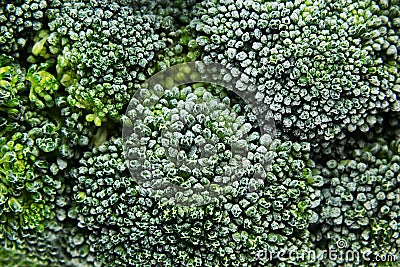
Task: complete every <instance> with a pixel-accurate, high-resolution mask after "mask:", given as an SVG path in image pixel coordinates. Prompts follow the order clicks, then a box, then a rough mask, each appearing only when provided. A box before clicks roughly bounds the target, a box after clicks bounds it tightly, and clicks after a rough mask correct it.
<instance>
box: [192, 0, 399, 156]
mask: <svg viewBox="0 0 400 267" xmlns="http://www.w3.org/2000/svg"><path fill="white" fill-rule="evenodd" d="M194 14H195V19H194V20H193V21H192V22H191V24H190V26H191V28H192V30H193V31H194V32H195V34H196V38H195V39H194V41H195V42H196V43H197V45H198V46H199V47H200V48H201V50H202V54H201V57H202V59H203V60H204V61H214V62H219V63H222V64H224V65H227V66H235V67H238V68H239V69H240V70H242V71H243V72H244V73H246V74H248V75H250V76H251V77H253V78H254V80H255V81H256V82H258V83H260V84H263V85H264V90H263V91H262V92H260V93H261V94H262V96H263V98H264V102H265V103H266V104H267V105H269V107H270V109H271V110H272V111H273V112H274V116H275V120H276V122H277V125H278V126H279V127H278V129H280V136H282V138H285V139H293V138H294V139H296V140H304V141H310V142H311V143H312V144H313V147H314V150H315V151H319V150H321V151H323V152H324V153H328V154H329V153H331V148H330V147H329V146H328V144H329V143H331V142H332V141H334V140H338V139H343V138H345V136H346V135H345V134H346V133H347V132H354V131H355V130H356V129H360V130H361V131H363V132H367V131H368V130H369V129H370V128H371V127H373V126H374V124H375V123H376V121H377V120H378V118H379V117H380V116H381V115H380V114H382V113H383V112H389V111H393V112H398V111H399V108H400V106H399V102H398V98H399V96H398V88H399V76H398V75H399V74H398V63H399V62H398V57H397V46H398V42H397V38H396V36H397V35H398V23H397V21H398V6H397V5H396V4H394V5H391V6H390V7H388V6H387V5H386V6H385V5H383V6H379V5H378V4H375V3H374V2H373V1H367V2H364V1H363V2H352V1H342V2H330V1H328V2H321V1H320V2H312V1H294V2H292V1H289V2H286V1H275V2H274V1H260V2H259V1H244V2H238V3H236V2H235V1H231V0H223V1H216V0H210V1H202V2H201V4H199V5H198V8H197V11H195V12H194ZM371 38H372V39H371ZM379 42H380V43H382V44H379ZM396 45H397V46H396ZM327 147H328V148H327Z"/></svg>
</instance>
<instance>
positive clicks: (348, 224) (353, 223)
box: [313, 116, 400, 264]
mask: <svg viewBox="0 0 400 267" xmlns="http://www.w3.org/2000/svg"><path fill="white" fill-rule="evenodd" d="M398 125H399V118H398V116H397V117H392V118H390V117H389V118H386V119H385V121H384V124H383V125H379V126H377V127H376V129H374V130H373V132H375V133H374V134H373V136H370V137H369V136H365V135H363V134H360V135H358V136H355V137H353V138H349V140H348V142H347V144H346V148H345V150H344V151H345V152H344V154H343V155H342V157H343V158H341V159H337V158H333V159H329V160H328V161H327V162H326V163H325V164H324V165H318V166H317V168H316V169H315V170H314V172H315V173H316V175H319V176H321V177H323V185H321V186H322V187H321V191H322V202H321V205H320V211H318V213H319V214H320V221H319V223H318V229H317V230H316V232H315V235H314V237H313V238H314V240H315V242H318V243H319V244H322V247H321V249H322V248H326V247H327V246H332V247H335V246H336V245H335V244H336V242H338V240H340V239H342V240H346V245H347V246H348V247H347V248H350V249H353V250H354V251H359V252H360V253H363V254H365V256H366V257H367V258H369V259H374V258H375V257H376V256H377V255H378V256H379V254H381V255H382V254H385V253H386V254H388V255H395V254H396V253H398V252H397V249H398V242H399V239H398V238H399V229H398V212H399V203H400V202H399V193H400V189H399V178H398V177H399V172H400V165H399V164H400V163H399V161H400V157H399V152H400V150H399V140H400V139H399V138H400V135H399V134H400V132H399V129H398ZM383 132H386V133H387V134H385V135H384V136H380V134H381V133H383ZM360 260H361V261H362V260H363V259H362V258H361V259H360ZM358 264H360V263H358Z"/></svg>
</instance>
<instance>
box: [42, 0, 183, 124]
mask: <svg viewBox="0 0 400 267" xmlns="http://www.w3.org/2000/svg"><path fill="white" fill-rule="evenodd" d="M157 10H158V9H155V10H154V11H152V9H150V8H147V9H146V8H145V7H141V9H138V8H137V7H136V6H135V5H132V6H129V5H128V6H123V5H119V4H118V3H116V2H113V1H99V2H96V1H91V2H89V3H84V2H78V1H70V2H65V3H64V4H63V5H62V6H61V7H60V8H59V9H54V12H52V15H51V17H50V20H51V21H50V23H49V27H50V30H51V32H52V33H57V34H58V35H59V36H60V37H62V38H64V39H65V38H67V39H68V41H69V42H68V44H64V45H63V51H62V53H61V54H60V56H59V57H58V64H57V70H58V72H59V74H62V76H63V77H61V83H62V84H63V85H64V86H65V87H66V91H67V92H68V94H69V96H68V102H69V103H70V104H71V105H72V106H76V107H79V108H84V109H87V110H88V111H90V112H91V113H92V114H89V115H88V116H87V120H88V121H93V122H94V124H95V125H97V126H100V125H101V123H102V122H105V121H106V119H107V117H111V118H113V119H115V120H117V121H118V120H119V119H120V116H121V114H122V113H123V108H124V107H125V105H126V104H127V102H128V101H129V99H130V97H131V96H132V95H133V93H134V92H135V90H136V89H137V88H139V86H140V84H141V83H143V82H144V81H145V80H146V79H147V78H148V77H149V76H150V75H152V74H154V71H155V69H154V66H155V65H154V64H155V61H156V59H155V58H156V55H157V53H159V52H160V51H164V49H166V48H167V47H168V46H169V45H170V43H171V42H173V40H172V39H171V38H172V37H171V36H169V34H170V33H174V32H175V31H176V30H178V28H177V25H175V24H176V23H175V21H174V18H173V17H172V16H170V15H169V13H171V11H170V12H164V13H162V14H158V12H157ZM146 11H147V12H146ZM160 13H161V12H160ZM175 35H176V34H175Z"/></svg>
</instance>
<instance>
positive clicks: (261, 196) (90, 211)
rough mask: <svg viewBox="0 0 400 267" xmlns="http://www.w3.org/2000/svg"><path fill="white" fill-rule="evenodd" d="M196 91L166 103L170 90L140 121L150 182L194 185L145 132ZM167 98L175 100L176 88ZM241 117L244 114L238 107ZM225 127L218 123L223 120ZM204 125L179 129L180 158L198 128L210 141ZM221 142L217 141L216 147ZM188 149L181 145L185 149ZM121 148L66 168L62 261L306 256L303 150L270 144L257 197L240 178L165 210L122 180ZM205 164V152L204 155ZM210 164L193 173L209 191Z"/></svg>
mask: <svg viewBox="0 0 400 267" xmlns="http://www.w3.org/2000/svg"><path fill="white" fill-rule="evenodd" d="M211 87H212V86H211ZM195 88H196V87H195ZM206 88H210V87H206ZM204 89H205V88H204V87H197V88H196V90H193V88H192V87H191V86H188V87H184V88H182V89H181V90H182V91H181V94H180V96H178V97H173V92H174V89H173V90H171V94H170V93H169V92H167V93H166V97H165V100H169V101H160V103H163V105H164V108H163V109H162V110H163V111H164V113H159V112H157V110H158V109H157V110H154V113H153V114H154V120H151V119H150V118H148V119H149V120H148V123H149V125H148V128H149V129H150V130H149V136H154V137H155V139H154V141H151V138H150V140H149V141H148V148H150V149H148V150H147V152H146V153H147V154H148V157H149V159H151V163H149V164H152V167H153V168H151V167H150V166H149V169H148V170H150V171H151V173H153V174H154V177H155V178H157V177H158V178H161V177H168V175H172V178H173V179H172V182H174V181H182V182H183V183H185V182H188V181H189V182H191V183H193V185H194V184H195V182H196V179H195V177H197V176H196V175H198V174H197V171H198V170H197V169H193V170H190V169H187V170H186V169H182V168H176V169H175V167H174V166H176V165H175V163H176V162H174V161H173V160H172V161H171V159H172V158H168V157H165V154H164V153H161V152H160V151H161V150H160V149H161V148H162V144H163V138H162V136H160V135H159V136H158V138H157V136H155V135H152V134H151V132H155V133H157V130H158V131H160V129H161V128H162V127H165V125H167V124H168V120H171V119H172V120H173V117H174V116H173V115H172V116H168V112H166V111H165V109H166V108H167V107H169V108H173V106H174V105H179V101H181V102H182V100H186V98H187V99H188V100H189V99H191V100H193V97H194V95H195V94H193V93H190V92H191V90H193V91H194V92H196V93H199V92H200V91H202V90H204ZM208 90H209V91H210V92H212V91H213V90H212V89H208ZM215 90H218V89H217V88H216V89H215ZM176 92H178V93H179V90H178V88H176ZM184 92H186V94H184ZM205 95H206V94H205ZM179 99H180V100H179ZM177 100H178V101H177ZM174 103H175V104H174ZM210 103H211V102H210ZM210 105H211V104H210ZM238 106H239V105H238ZM157 108H161V107H157ZM243 112H244V114H246V112H245V111H244V109H243ZM163 116H165V117H163ZM221 118H223V117H219V118H218V119H216V120H220V119H221ZM245 118H246V117H245V116H243V119H245ZM225 120H226V121H225V123H226V125H228V124H229V118H225ZM204 121H207V118H205V120H204ZM221 123H222V122H221ZM207 125H209V127H210V126H211V125H212V121H211V122H210V124H207V123H206V124H205V125H203V126H202V125H200V124H196V123H194V124H193V127H190V125H189V126H188V127H187V129H181V130H182V131H183V133H182V138H181V140H180V141H182V143H181V144H182V146H181V147H180V149H181V151H185V149H186V148H188V147H192V148H193V147H194V146H195V145H194V143H196V142H197V140H200V139H204V137H203V136H202V132H203V133H205V132H208V131H207V129H211V131H210V134H212V132H213V130H217V128H212V127H210V128H207ZM196 126H197V127H196ZM196 128H199V129H197V130H196ZM192 130H193V131H192ZM226 131H228V130H226ZM178 132H179V131H178ZM185 133H191V135H187V134H185ZM224 134H225V133H224ZM216 136H217V135H216ZM250 136H251V134H250V135H249V137H250ZM202 137H203V138H202ZM254 137H255V135H253V138H249V139H248V141H247V142H248V145H249V153H248V156H249V157H250V158H249V160H250V161H251V162H252V161H253V160H255V158H257V155H258V153H257V145H256V144H257V143H256V142H254V140H253V139H254ZM188 138H189V139H188ZM223 138H224V136H223V135H222V136H221V142H224V139H223ZM177 140H179V139H177ZM190 140H191V141H190ZM164 141H165V140H164ZM188 142H189V143H188ZM191 142H194V143H193V144H192V145H191V146H190V145H189V146H185V144H186V143H187V144H191ZM252 143H254V144H252ZM222 144H223V143H221V145H222ZM123 145H124V141H123V140H122V138H113V139H111V140H110V141H106V142H105V143H103V144H102V145H100V146H99V147H97V148H94V149H93V150H92V151H90V152H87V153H85V154H84V155H83V157H82V159H81V160H80V161H79V167H78V168H76V169H74V170H72V173H71V175H72V177H73V178H74V179H75V180H76V181H77V184H76V185H75V186H74V187H73V192H74V193H73V195H74V204H73V205H72V207H71V209H70V210H69V212H68V215H69V216H70V217H71V218H72V219H75V220H76V221H77V223H76V224H77V225H78V226H79V228H81V229H79V230H75V231H74V236H71V237H70V238H71V239H70V241H66V243H67V244H70V245H71V246H72V247H70V248H69V253H70V254H72V255H76V257H77V258H79V257H83V258H87V260H88V261H90V260H93V261H94V263H95V265H99V266H100V265H102V266H118V265H132V266H145V265H150V266H157V265H160V264H162V265H164V264H165V265H166V266H180V265H184V266H216V265H219V266H243V265H244V264H252V265H251V266H256V265H257V264H266V263H267V261H268V259H265V258H262V257H260V251H267V250H269V251H270V250H272V251H274V252H277V251H279V250H281V249H282V250H306V248H307V244H308V242H309V237H310V233H309V231H308V225H309V224H310V223H311V222H315V221H316V220H317V214H316V213H315V212H314V211H313V210H314V208H315V207H317V206H318V203H319V200H318V199H319V197H320V196H321V194H320V192H319V189H318V187H317V182H316V181H315V180H314V179H313V173H312V171H311V168H313V167H315V164H314V162H313V161H312V160H310V158H309V152H310V146H309V144H308V143H294V142H293V143H292V142H283V141H280V140H275V141H273V142H272V144H271V145H270V147H269V150H270V151H269V152H267V155H268V157H269V160H270V161H271V164H270V165H269V166H268V169H267V172H266V173H265V174H266V177H265V179H264V181H263V184H261V185H259V186H258V188H257V190H254V189H252V186H253V185H252V182H251V179H250V177H247V174H246V173H243V174H242V176H241V179H240V180H238V181H233V182H232V184H230V185H229V189H230V190H227V191H225V192H224V193H221V194H220V195H218V196H217V197H215V199H213V200H212V201H211V202H210V203H207V204H204V205H201V206H188V205H175V204H176V203H175V204H174V203H170V202H169V201H167V199H165V198H163V197H159V198H157V197H156V198H154V197H150V196H149V194H150V193H149V191H148V190H146V189H145V188H144V187H142V186H140V185H139V184H138V180H137V179H138V178H139V177H138V176H136V177H135V176H132V175H131V174H130V172H129V170H128V167H127V165H126V164H125V159H124V157H123V154H124V151H123ZM259 147H260V146H259ZM253 150H254V151H253ZM225 152H226V151H225ZM253 152H254V153H253ZM150 154H151V155H150ZM178 154H179V152H178ZM215 155H216V156H217V157H224V156H226V153H224V150H222V151H221V153H218V152H216V154H215ZM258 156H260V155H258ZM187 157H192V158H195V157H196V152H193V151H189V152H188V154H187ZM213 157H214V154H213V155H211V156H210V158H213ZM216 160H217V162H219V164H217V165H216V166H215V169H210V170H205V171H207V173H208V172H209V173H210V174H211V176H212V174H214V175H215V177H211V176H210V177H208V176H207V173H204V175H200V176H201V177H203V179H202V181H203V180H204V179H206V178H207V177H208V179H209V180H211V183H213V182H214V181H213V179H217V177H218V172H219V170H218V168H220V167H221V166H225V165H224V160H223V158H220V159H216ZM218 160H219V161H218ZM218 165H220V166H218ZM174 170H175V171H174ZM239 171H242V170H239ZM200 172H201V170H200ZM138 175H139V174H138ZM232 175H233V174H232ZM189 177H190V178H191V179H190V178H189ZM202 181H199V182H200V183H201V182H202ZM74 240H77V242H74Z"/></svg>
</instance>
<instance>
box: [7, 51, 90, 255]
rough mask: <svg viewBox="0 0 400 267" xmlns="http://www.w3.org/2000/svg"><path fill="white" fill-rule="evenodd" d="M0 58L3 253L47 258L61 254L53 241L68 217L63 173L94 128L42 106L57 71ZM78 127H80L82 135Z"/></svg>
mask: <svg viewBox="0 0 400 267" xmlns="http://www.w3.org/2000/svg"><path fill="white" fill-rule="evenodd" d="M0 63H1V64H0V73H1V74H0V78H1V79H0V84H1V88H0V89H1V98H0V113H1V118H0V125H1V131H0V155H1V156H0V178H1V182H0V204H1V205H2V209H1V214H0V215H1V222H0V227H1V236H0V243H1V244H2V247H3V248H2V253H6V252H5V251H10V250H11V251H15V252H16V253H20V254H24V253H25V254H26V256H27V257H28V258H37V259H39V260H40V261H41V262H47V263H48V262H50V261H53V260H52V257H54V255H56V254H57V253H58V250H57V247H55V246H54V245H53V243H52V242H53V240H54V236H55V233H56V232H57V231H58V230H57V229H58V228H59V227H60V226H59V225H58V223H59V222H61V221H63V220H64V218H65V216H63V215H62V214H63V209H62V206H63V205H65V204H62V201H60V198H61V197H64V194H66V187H67V186H66V184H67V183H66V182H65V180H64V177H63V176H64V175H63V172H64V171H66V169H67V168H68V161H70V160H72V159H73V158H74V157H75V156H77V155H78V154H79V152H78V150H77V148H78V147H79V146H87V145H88V144H89V137H90V132H89V133H88V132H87V131H86V130H84V129H82V127H78V126H77V125H78V124H79V123H77V122H75V124H72V122H73V121H74V119H75V121H76V120H77V116H72V118H63V117H62V116H61V114H60V112H61V111H60V109H58V112H59V113H58V114H57V110H56V109H53V110H52V112H51V113H50V112H48V111H45V110H43V108H45V107H46V105H44V104H43V103H42V102H41V100H40V99H39V98H38V96H40V97H43V98H44V99H45V100H46V104H47V103H49V102H51V101H53V100H52V96H53V97H54V95H52V96H51V95H50V94H47V93H51V94H52V93H53V89H54V88H58V86H59V84H58V82H57V81H56V79H55V77H54V76H52V75H51V74H50V73H48V72H47V71H45V70H44V69H43V68H38V67H37V66H35V65H33V66H31V67H30V68H29V70H28V71H27V72H26V71H25V70H24V69H23V68H21V67H20V66H19V65H17V64H15V63H13V58H10V57H7V56H4V55H3V56H1V57H0ZM55 102H57V104H58V105H60V103H61V102H62V101H61V99H58V100H57V101H55ZM49 106H53V105H47V107H49ZM63 111H64V112H66V111H67V110H65V109H63ZM81 117H82V116H81ZM66 124H68V127H66V126H65V125H66ZM74 126H77V128H78V129H79V128H81V129H80V130H81V133H80V135H78V134H77V132H78V131H77V130H76V127H74ZM86 134H88V136H85V135H86ZM32 241H35V242H36V245H31V243H32ZM3 250H5V251H3ZM7 253H8V252H7ZM10 253H11V252H10ZM10 255H14V254H13V253H11V254H10Z"/></svg>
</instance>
